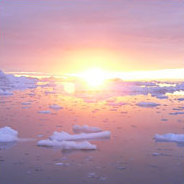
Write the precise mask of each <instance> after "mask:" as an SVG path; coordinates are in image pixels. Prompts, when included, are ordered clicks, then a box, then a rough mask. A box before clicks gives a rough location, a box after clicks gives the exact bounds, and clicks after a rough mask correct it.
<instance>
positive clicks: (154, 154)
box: [152, 152, 160, 157]
mask: <svg viewBox="0 0 184 184" xmlns="http://www.w3.org/2000/svg"><path fill="white" fill-rule="evenodd" d="M159 155H160V153H157V152H155V153H152V156H155V157H156V156H159Z"/></svg>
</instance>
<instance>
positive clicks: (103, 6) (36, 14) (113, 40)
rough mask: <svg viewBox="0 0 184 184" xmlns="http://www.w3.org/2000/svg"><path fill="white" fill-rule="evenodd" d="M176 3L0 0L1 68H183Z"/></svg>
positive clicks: (180, 11) (181, 13) (183, 10)
mask: <svg viewBox="0 0 184 184" xmlns="http://www.w3.org/2000/svg"><path fill="white" fill-rule="evenodd" d="M183 17H184V3H183V2H182V1H181V0H175V1H173V0H167V1H163V0H149V1H148V0H132V1H131V0H113V1H112V0H36V1H34V0H24V1H22V0H1V1H0V69H3V70H5V71H38V72H55V73H67V72H77V71H80V70H83V69H85V68H88V67H96V66H97V67H102V68H105V69H111V70H114V71H135V70H157V69H168V68H183V67H184V24H183Z"/></svg>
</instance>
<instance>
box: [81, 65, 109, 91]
mask: <svg viewBox="0 0 184 184" xmlns="http://www.w3.org/2000/svg"><path fill="white" fill-rule="evenodd" d="M79 76H80V77H81V78H82V79H83V80H85V81H86V83H87V85H88V86H89V87H93V88H97V87H99V86H102V85H103V84H104V82H105V80H106V79H107V78H108V74H107V72H105V71H104V70H102V69H101V68H90V69H88V70H86V71H85V72H82V73H80V74H79Z"/></svg>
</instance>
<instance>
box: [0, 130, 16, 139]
mask: <svg viewBox="0 0 184 184" xmlns="http://www.w3.org/2000/svg"><path fill="white" fill-rule="evenodd" d="M17 136H18V132H17V131H16V130H13V129H12V128H10V127H3V128H0V142H15V141H17V140H18V137H17Z"/></svg>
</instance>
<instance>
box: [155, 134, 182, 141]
mask: <svg viewBox="0 0 184 184" xmlns="http://www.w3.org/2000/svg"><path fill="white" fill-rule="evenodd" d="M154 139H155V140H156V141H165V142H177V143H184V134H174V133H167V134H163V135H160V134H156V135H155V136H154Z"/></svg>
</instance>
